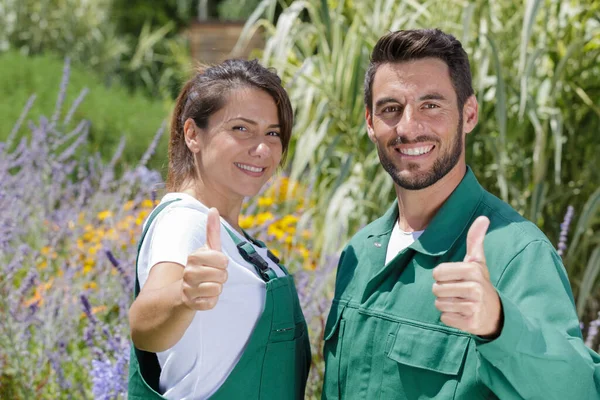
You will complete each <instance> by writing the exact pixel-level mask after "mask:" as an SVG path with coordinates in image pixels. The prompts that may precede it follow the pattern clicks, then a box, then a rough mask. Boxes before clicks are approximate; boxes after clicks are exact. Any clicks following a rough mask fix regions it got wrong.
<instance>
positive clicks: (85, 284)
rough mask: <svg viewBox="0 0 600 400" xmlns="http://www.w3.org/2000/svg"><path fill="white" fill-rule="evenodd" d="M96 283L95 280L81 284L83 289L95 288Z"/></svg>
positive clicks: (96, 286)
mask: <svg viewBox="0 0 600 400" xmlns="http://www.w3.org/2000/svg"><path fill="white" fill-rule="evenodd" d="M96 288H98V284H97V283H96V282H86V283H84V284H83V290H89V289H96Z"/></svg>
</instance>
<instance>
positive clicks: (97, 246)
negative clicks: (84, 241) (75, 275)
mask: <svg viewBox="0 0 600 400" xmlns="http://www.w3.org/2000/svg"><path fill="white" fill-rule="evenodd" d="M101 247H102V245H101V244H100V243H98V244H95V245H93V246H91V247H90V248H89V249H88V252H89V254H90V255H92V256H95V255H96V253H98V250H100V248H101Z"/></svg>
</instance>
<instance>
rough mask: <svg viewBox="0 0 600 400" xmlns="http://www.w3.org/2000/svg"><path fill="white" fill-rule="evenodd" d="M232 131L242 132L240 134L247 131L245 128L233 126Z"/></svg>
mask: <svg viewBox="0 0 600 400" xmlns="http://www.w3.org/2000/svg"><path fill="white" fill-rule="evenodd" d="M233 130H234V131H242V132H246V131H247V130H248V129H246V127H245V126H234V127H233Z"/></svg>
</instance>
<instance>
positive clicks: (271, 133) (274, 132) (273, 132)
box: [267, 131, 281, 136]
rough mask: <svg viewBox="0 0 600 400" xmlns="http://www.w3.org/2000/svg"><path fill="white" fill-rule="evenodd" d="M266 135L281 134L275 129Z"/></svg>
mask: <svg viewBox="0 0 600 400" xmlns="http://www.w3.org/2000/svg"><path fill="white" fill-rule="evenodd" d="M267 136H281V134H280V133H279V132H276V131H271V132H269V133H267Z"/></svg>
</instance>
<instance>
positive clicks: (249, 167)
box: [235, 163, 264, 172]
mask: <svg viewBox="0 0 600 400" xmlns="http://www.w3.org/2000/svg"><path fill="white" fill-rule="evenodd" d="M235 165H237V166H238V167H240V168H241V169H245V170H246V171H250V172H263V171H264V168H256V167H251V166H249V165H245V164H238V163H235Z"/></svg>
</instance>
